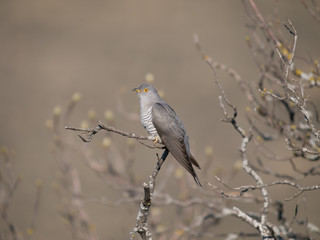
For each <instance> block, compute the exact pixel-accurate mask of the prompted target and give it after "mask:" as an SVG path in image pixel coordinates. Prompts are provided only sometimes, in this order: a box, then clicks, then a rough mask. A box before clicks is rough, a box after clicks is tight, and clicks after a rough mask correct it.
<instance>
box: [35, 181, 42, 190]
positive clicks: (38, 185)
mask: <svg viewBox="0 0 320 240" xmlns="http://www.w3.org/2000/svg"><path fill="white" fill-rule="evenodd" d="M42 185H43V182H42V180H41V179H37V181H36V187H38V188H40V187H42Z"/></svg>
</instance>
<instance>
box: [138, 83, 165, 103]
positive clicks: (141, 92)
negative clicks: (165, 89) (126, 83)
mask: <svg viewBox="0 0 320 240" xmlns="http://www.w3.org/2000/svg"><path fill="white" fill-rule="evenodd" d="M132 91H135V92H136V93H137V95H138V96H139V98H140V100H141V102H144V103H146V104H148V103H150V104H153V103H156V102H162V101H163V100H162V99H161V97H160V96H159V94H158V91H157V89H155V87H153V86H152V85H151V84H148V83H143V84H140V86H139V87H137V88H134V89H132Z"/></svg>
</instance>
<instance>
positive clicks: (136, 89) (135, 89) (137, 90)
mask: <svg viewBox="0 0 320 240" xmlns="http://www.w3.org/2000/svg"><path fill="white" fill-rule="evenodd" d="M132 91H135V92H137V93H139V92H141V90H140V89H138V88H134V89H132Z"/></svg>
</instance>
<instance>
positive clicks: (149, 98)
mask: <svg viewBox="0 0 320 240" xmlns="http://www.w3.org/2000/svg"><path fill="white" fill-rule="evenodd" d="M132 91H135V92H136V93H137V95H138V97H139V99H140V119H141V124H142V126H143V127H144V128H145V129H146V130H147V132H148V133H149V134H150V135H151V136H153V137H154V138H155V141H154V142H155V143H156V142H159V143H162V144H163V145H164V146H165V148H167V150H168V151H169V153H171V154H172V156H173V157H174V158H175V159H176V160H177V161H178V162H179V163H180V164H181V165H182V166H183V167H184V168H185V169H186V170H187V171H188V172H189V173H190V174H191V175H192V176H193V178H194V180H195V182H196V184H197V185H198V186H200V187H201V186H202V185H201V183H200V181H199V178H198V176H197V174H196V172H195V170H194V168H193V165H194V166H196V167H197V168H199V169H201V168H200V165H199V163H198V162H197V161H196V159H195V158H194V157H193V156H192V154H191V152H190V145H189V137H188V134H187V132H186V129H185V127H184V125H183V123H182V121H181V119H180V118H179V117H178V115H177V114H176V113H175V111H174V110H173V109H172V108H171V107H170V106H169V104H167V103H166V102H165V101H164V100H163V99H162V98H161V97H160V95H159V93H158V91H157V90H156V88H155V87H153V86H152V85H151V84H148V83H143V84H140V85H139V87H137V88H134V89H132Z"/></svg>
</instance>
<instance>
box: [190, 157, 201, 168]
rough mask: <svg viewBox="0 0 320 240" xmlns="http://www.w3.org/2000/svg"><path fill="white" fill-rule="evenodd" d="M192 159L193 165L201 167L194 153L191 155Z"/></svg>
mask: <svg viewBox="0 0 320 240" xmlns="http://www.w3.org/2000/svg"><path fill="white" fill-rule="evenodd" d="M190 161H191V163H192V164H193V165H195V166H196V167H197V168H199V169H201V168H200V165H199V163H198V162H197V161H196V159H195V158H194V157H193V156H192V155H191V156H190Z"/></svg>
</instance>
